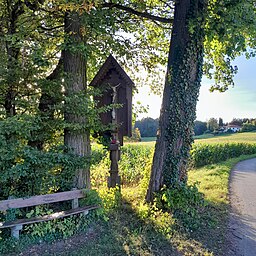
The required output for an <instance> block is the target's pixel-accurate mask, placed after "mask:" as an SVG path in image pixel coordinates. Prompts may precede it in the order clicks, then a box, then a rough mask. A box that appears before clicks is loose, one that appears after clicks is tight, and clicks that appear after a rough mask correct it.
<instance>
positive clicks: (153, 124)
mask: <svg viewBox="0 0 256 256" xmlns="http://www.w3.org/2000/svg"><path fill="white" fill-rule="evenodd" d="M158 122H159V119H158V118H156V119H154V118H151V117H146V118H142V119H141V120H138V121H136V122H135V126H134V127H135V128H137V129H139V131H140V134H141V137H155V136H156V134H157V129H158ZM228 125H236V126H240V127H241V131H242V132H249V131H256V119H255V118H233V120H232V121H231V122H229V123H224V122H223V119H222V118H219V119H217V118H210V119H209V120H208V121H207V122H203V121H199V120H196V121H195V122H194V134H195V135H196V136H197V135H202V134H204V133H214V132H216V131H219V129H221V128H223V127H225V126H228Z"/></svg>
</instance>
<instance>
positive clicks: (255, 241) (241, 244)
mask: <svg viewBox="0 0 256 256" xmlns="http://www.w3.org/2000/svg"><path fill="white" fill-rule="evenodd" d="M229 195H230V202H231V213H230V221H229V242H230V244H231V246H230V248H229V253H228V254H229V255H232V256H233V255H235V256H255V255H256V158H253V159H249V160H245V161H242V162H240V163H238V164H237V165H236V166H235V167H234V168H233V169H232V171H231V177H230V184H229Z"/></svg>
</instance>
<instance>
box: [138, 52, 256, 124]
mask: <svg viewBox="0 0 256 256" xmlns="http://www.w3.org/2000/svg"><path fill="white" fill-rule="evenodd" d="M233 64H234V65H236V66H238V73H237V74H236V75H235V78H234V82H235V86H234V87H230V88H229V89H228V90H227V91H226V92H223V93H220V92H217V91H216V92H210V91H209V89H210V85H211V84H212V81H210V80H208V79H207V78H205V77H203V79H202V82H201V88H200V94H199V100H198V103H197V113H196V114H197V120H200V121H207V120H209V119H210V118H212V117H214V118H217V119H218V118H220V117H221V118H222V119H223V121H224V122H230V121H231V120H232V119H233V118H247V117H248V118H256V58H254V59H249V60H247V59H246V58H245V57H243V56H241V57H239V58H237V59H236V60H235V61H234V62H233ZM133 101H134V102H136V101H140V102H141V103H142V105H149V110H148V113H144V114H139V115H138V118H137V119H138V120H139V119H141V118H143V117H152V118H157V117H159V114H160V107H161V102H162V98H161V97H160V96H157V95H153V94H150V95H149V89H148V88H147V87H143V88H139V93H138V94H136V95H134V98H133Z"/></svg>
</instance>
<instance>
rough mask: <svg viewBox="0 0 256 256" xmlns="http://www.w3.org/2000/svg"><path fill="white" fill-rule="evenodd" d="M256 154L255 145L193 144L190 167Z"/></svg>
mask: <svg viewBox="0 0 256 256" xmlns="http://www.w3.org/2000/svg"><path fill="white" fill-rule="evenodd" d="M255 153H256V144H249V143H225V144H194V145H193V148H192V150H191V152H190V154H191V155H190V165H191V166H193V167H201V166H204V165H207V164H215V163H219V162H221V161H225V160H227V159H230V158H234V157H239V156H241V155H251V154H255Z"/></svg>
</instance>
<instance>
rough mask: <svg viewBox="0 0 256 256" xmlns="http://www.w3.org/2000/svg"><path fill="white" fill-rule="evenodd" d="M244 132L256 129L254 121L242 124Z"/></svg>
mask: <svg viewBox="0 0 256 256" xmlns="http://www.w3.org/2000/svg"><path fill="white" fill-rule="evenodd" d="M241 131H242V132H252V131H256V125H255V124H252V123H244V124H243V126H242V130H241Z"/></svg>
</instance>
